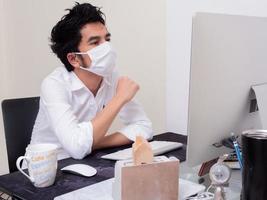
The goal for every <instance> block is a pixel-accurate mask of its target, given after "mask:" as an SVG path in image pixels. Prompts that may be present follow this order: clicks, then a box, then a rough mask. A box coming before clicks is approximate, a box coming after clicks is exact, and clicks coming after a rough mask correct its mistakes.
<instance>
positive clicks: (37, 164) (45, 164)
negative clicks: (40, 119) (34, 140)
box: [16, 143, 57, 187]
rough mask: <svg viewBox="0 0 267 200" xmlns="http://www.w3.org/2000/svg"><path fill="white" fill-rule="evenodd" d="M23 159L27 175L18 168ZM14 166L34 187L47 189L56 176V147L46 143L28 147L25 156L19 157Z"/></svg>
mask: <svg viewBox="0 0 267 200" xmlns="http://www.w3.org/2000/svg"><path fill="white" fill-rule="evenodd" d="M24 159H25V160H26V164H27V166H28V171H29V175H28V174H26V173H25V172H24V171H23V170H22V169H21V167H20V163H21V161H22V160H24ZM16 165H17V168H18V170H19V171H20V172H21V173H22V174H23V175H25V176H26V177H27V178H28V179H29V180H30V181H31V182H32V183H33V185H34V186H35V187H48V186H50V185H52V184H53V183H54V181H55V178H56V174H57V146H56V145H54V144H48V143H47V144H46V143H43V144H33V145H29V146H28V147H27V148H26V154H25V156H20V157H19V158H18V159H17V162H16Z"/></svg>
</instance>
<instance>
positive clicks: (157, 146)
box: [101, 141, 183, 160]
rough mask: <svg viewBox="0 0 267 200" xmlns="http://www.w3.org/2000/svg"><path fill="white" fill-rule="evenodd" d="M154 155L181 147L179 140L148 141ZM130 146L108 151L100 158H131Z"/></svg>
mask: <svg viewBox="0 0 267 200" xmlns="http://www.w3.org/2000/svg"><path fill="white" fill-rule="evenodd" d="M149 144H150V146H151V148H152V151H153V154H154V156H158V155H161V154H164V153H167V152H169V151H172V150H175V149H178V148H181V147H182V146H183V144H182V143H179V142H169V141H152V142H149ZM132 154H133V152H132V148H127V149H123V150H120V151H117V152H114V153H110V154H107V155H104V156H102V157H101V158H104V159H108V160H127V159H131V158H132Z"/></svg>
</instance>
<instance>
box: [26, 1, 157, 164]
mask: <svg viewBox="0 0 267 200" xmlns="http://www.w3.org/2000/svg"><path fill="white" fill-rule="evenodd" d="M68 11H69V13H68V14H66V15H65V16H63V18H62V19H61V20H60V21H59V22H58V23H57V24H56V25H55V26H54V28H53V29H52V31H51V49H52V50H53V52H54V53H55V54H56V55H57V57H58V58H59V59H60V60H61V62H62V63H63V64H64V67H59V68H57V69H55V70H54V72H52V73H51V74H50V75H48V76H47V77H46V78H45V79H44V81H43V83H42V86H41V95H40V109H39V113H38V115H37V119H36V121H35V125H34V128H33V132H32V138H31V144H35V143H54V144H57V145H58V146H59V149H60V151H59V157H58V158H59V159H62V158H66V157H69V156H71V157H73V158H75V159H82V158H84V157H85V156H86V155H88V154H90V153H91V151H92V150H94V149H99V148H106V147H113V146H119V145H124V144H128V143H130V142H131V141H134V140H135V137H136V135H142V136H143V137H145V138H146V139H149V138H152V136H153V135H152V127H151V122H150V120H149V119H148V118H147V117H146V115H145V113H144V111H143V110H142V108H141V106H140V105H138V104H137V103H136V102H135V101H134V100H133V98H134V96H135V94H136V92H137V91H138V90H139V86H138V85H137V84H136V83H135V82H134V81H132V80H131V79H129V78H127V77H118V73H117V72H116V68H115V60H116V53H115V51H114V50H113V49H112V46H111V44H110V37H111V34H110V33H109V32H108V30H107V28H106V26H105V20H104V19H103V16H104V14H103V13H102V12H101V11H100V9H99V8H97V7H95V6H93V5H91V4H88V3H83V4H79V3H76V5H75V6H74V7H73V8H72V9H68ZM117 115H119V116H120V118H121V120H122V121H123V123H124V125H125V127H124V128H122V129H121V130H120V131H118V132H116V133H113V134H109V135H107V131H108V129H109V127H110V126H111V124H112V122H113V120H114V118H115V117H116V116H117Z"/></svg>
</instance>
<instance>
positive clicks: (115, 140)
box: [93, 132, 132, 150]
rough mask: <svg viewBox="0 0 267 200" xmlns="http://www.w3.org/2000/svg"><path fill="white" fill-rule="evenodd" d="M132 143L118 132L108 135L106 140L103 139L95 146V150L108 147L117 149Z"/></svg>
mask: <svg viewBox="0 0 267 200" xmlns="http://www.w3.org/2000/svg"><path fill="white" fill-rule="evenodd" d="M130 143H132V141H131V140H129V139H128V138H127V137H126V136H124V135H123V134H121V133H119V132H116V133H114V134H111V135H107V136H105V137H104V138H102V140H100V141H99V142H98V144H96V145H94V146H93V149H94V150H96V149H103V148H108V147H116V146H121V145H125V144H130Z"/></svg>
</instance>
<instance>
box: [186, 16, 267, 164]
mask: <svg viewBox="0 0 267 200" xmlns="http://www.w3.org/2000/svg"><path fill="white" fill-rule="evenodd" d="M265 82H267V18H261V17H250V16H235V15H224V14H211V13H197V14H196V15H195V16H194V18H193V30H192V47H191V70H190V92H189V108H188V111H189V113H188V146H187V163H188V165H189V166H196V165H198V164H201V163H203V162H206V161H209V160H212V159H214V158H216V157H218V156H220V155H222V154H224V153H227V152H229V150H230V149H228V148H225V147H215V146H214V144H216V143H218V142H220V141H221V140H222V139H224V138H227V137H230V133H231V132H234V133H235V134H236V135H240V134H241V132H242V131H244V130H247V129H254V128H255V129H258V128H262V126H261V122H260V119H259V113H258V112H250V111H251V110H250V109H251V107H250V106H251V100H252V99H254V98H255V96H254V94H253V92H251V87H252V86H253V85H256V84H261V83H265Z"/></svg>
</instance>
